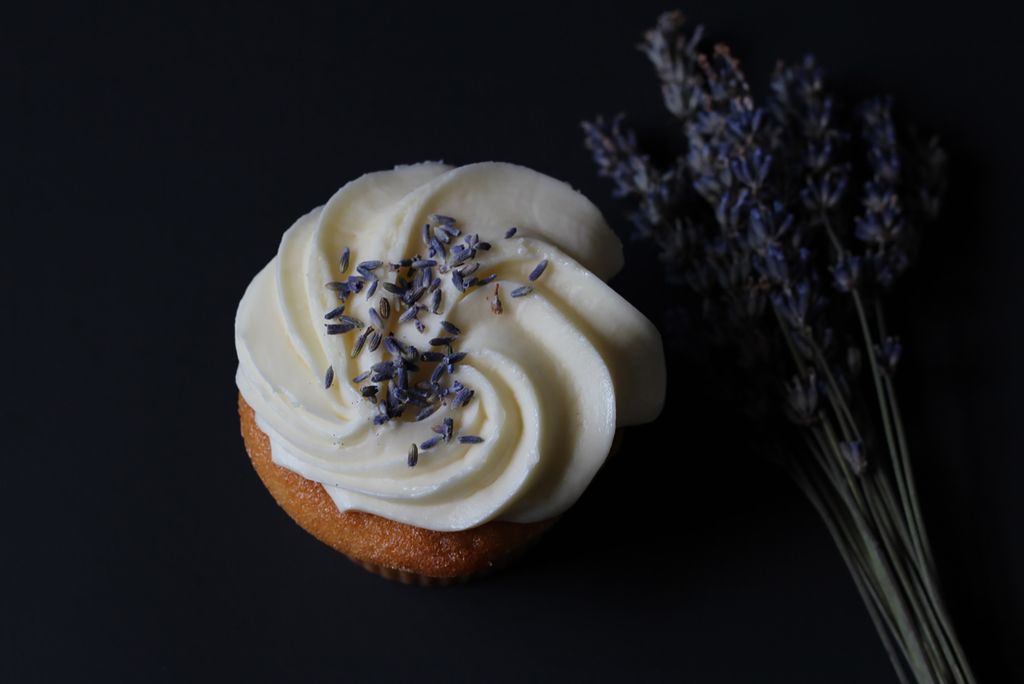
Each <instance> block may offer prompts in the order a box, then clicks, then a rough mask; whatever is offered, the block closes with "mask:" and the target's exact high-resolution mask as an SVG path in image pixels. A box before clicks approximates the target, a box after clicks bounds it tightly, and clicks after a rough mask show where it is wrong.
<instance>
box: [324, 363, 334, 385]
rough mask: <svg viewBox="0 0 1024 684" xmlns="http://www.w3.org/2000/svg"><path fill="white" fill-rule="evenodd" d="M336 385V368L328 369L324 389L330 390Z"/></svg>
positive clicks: (329, 367)
mask: <svg viewBox="0 0 1024 684" xmlns="http://www.w3.org/2000/svg"><path fill="white" fill-rule="evenodd" d="M333 384H334V366H328V367H327V374H326V375H324V389H330V388H331V385H333Z"/></svg>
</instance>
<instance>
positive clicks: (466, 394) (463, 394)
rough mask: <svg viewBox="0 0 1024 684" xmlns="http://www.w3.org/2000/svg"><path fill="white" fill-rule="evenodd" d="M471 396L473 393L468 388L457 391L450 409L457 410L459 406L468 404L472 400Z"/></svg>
mask: <svg viewBox="0 0 1024 684" xmlns="http://www.w3.org/2000/svg"><path fill="white" fill-rule="evenodd" d="M473 394H475V392H473V390H471V389H469V388H468V387H467V388H463V389H461V390H459V391H458V393H457V394H456V395H455V399H454V401H452V407H454V408H459V407H461V406H465V405H466V404H468V403H469V400H470V399H472V398H473Z"/></svg>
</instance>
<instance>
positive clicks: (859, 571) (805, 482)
mask: <svg viewBox="0 0 1024 684" xmlns="http://www.w3.org/2000/svg"><path fill="white" fill-rule="evenodd" d="M791 473H792V476H793V479H794V480H795V481H796V483H797V486H799V487H800V489H801V490H803V492H804V495H805V496H806V497H807V499H808V500H809V501H810V502H811V505H812V506H813V507H814V508H815V510H817V511H818V515H819V516H821V519H822V520H824V521H825V527H826V528H828V531H829V534H830V535H831V536H832V540H833V542H835V545H836V548H838V549H839V555H840V556H842V558H843V561H844V562H845V563H846V567H847V569H848V570H849V572H850V576H851V577H853V582H854V584H855V585H856V586H857V591H858V592H859V593H860V596H861V600H862V601H863V602H864V605H865V606H866V607H867V609H868V615H869V616H870V617H871V622H872V623H873V624H874V625H875V630H876V631H877V632H878V636H879V638H881V640H882V646H883V647H884V648H885V652H886V654H887V655H888V656H889V661H890V662H891V663H892V667H893V669H894V670H895V671H896V676H897V677H898V678H899V680H900V683H901V684H909V679H907V674H906V672H905V671H904V669H905V667H906V666H905V665H904V661H902V660H901V659H900V657H899V655H898V654H897V653H896V650H895V648H894V647H893V639H897V640H899V647H900V650H904V651H905V650H906V647H905V646H904V644H903V642H902V640H901V639H900V637H899V632H897V631H896V627H895V624H894V623H893V620H892V616H890V615H889V611H888V610H887V609H886V605H885V604H884V603H883V602H882V600H881V598H880V597H879V595H878V590H877V589H876V588H875V585H874V582H873V581H872V578H871V577H870V574H869V573H868V572H867V568H866V567H865V566H864V565H863V563H862V562H861V561H860V560H859V559H858V557H857V554H856V553H855V546H856V541H855V540H856V537H855V535H854V533H852V532H851V531H850V530H849V529H848V527H847V525H846V523H845V521H844V520H843V517H844V516H843V515H842V512H841V510H840V509H839V508H838V507H837V506H836V505H835V504H834V503H833V504H831V505H829V504H826V503H825V500H826V498H827V493H828V488H827V487H823V488H821V490H822V491H821V493H819V492H818V490H817V489H816V488H815V487H814V485H813V484H812V482H811V479H810V477H809V476H808V474H807V473H805V472H804V470H803V467H802V466H800V464H799V463H796V462H794V463H792V465H791Z"/></svg>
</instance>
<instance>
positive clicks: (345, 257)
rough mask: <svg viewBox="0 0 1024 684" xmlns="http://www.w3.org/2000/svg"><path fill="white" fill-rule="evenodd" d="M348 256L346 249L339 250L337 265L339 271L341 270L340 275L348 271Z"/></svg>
mask: <svg viewBox="0 0 1024 684" xmlns="http://www.w3.org/2000/svg"><path fill="white" fill-rule="evenodd" d="M349 254H350V252H349V250H348V247H346V248H345V249H343V250H341V262H340V264H339V269H340V270H341V272H342V273H345V272H346V271H348V258H349Z"/></svg>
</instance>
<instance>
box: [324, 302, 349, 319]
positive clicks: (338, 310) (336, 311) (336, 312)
mask: <svg viewBox="0 0 1024 684" xmlns="http://www.w3.org/2000/svg"><path fill="white" fill-rule="evenodd" d="M343 313H345V305H344V304H342V305H341V306H336V307H334V308H333V309H331V310H330V311H328V312H327V313H325V314H324V320H328V321H329V320H331V319H332V318H337V317H338V316H340V315H341V314H343Z"/></svg>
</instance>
